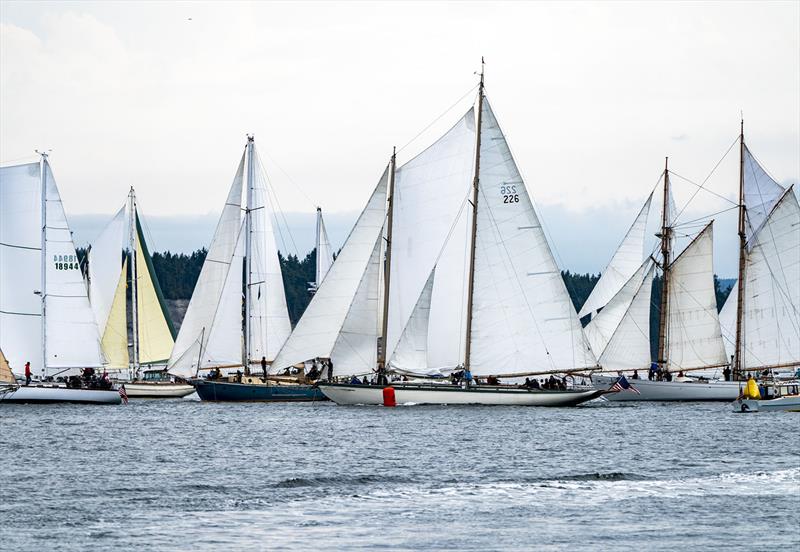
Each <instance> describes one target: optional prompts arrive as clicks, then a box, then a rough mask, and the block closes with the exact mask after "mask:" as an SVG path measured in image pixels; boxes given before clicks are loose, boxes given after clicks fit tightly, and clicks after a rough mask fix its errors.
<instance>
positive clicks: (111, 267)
mask: <svg viewBox="0 0 800 552" xmlns="http://www.w3.org/2000/svg"><path fill="white" fill-rule="evenodd" d="M126 228H127V222H126V216H125V207H124V206H123V207H122V208H120V210H119V211H117V214H116V215H114V218H113V219H111V222H109V223H108V224H107V225H106V227H105V228H104V229H103V231H102V232H101V233H100V235H99V236H97V238H96V239H95V240H94V241H93V242H92V247H91V249H90V250H89V254H88V257H89V300H90V302H91V305H92V310H93V311H94V317H95V320H96V321H97V326H98V328H99V329H100V333H101V334H103V333H104V332H105V329H106V323H107V322H108V316H109V314H110V313H111V306H112V304H113V303H114V297H115V296H116V293H117V286H118V284H119V274H120V271H121V270H122V250H123V249H124V248H125V245H126V244H125V235H126V232H125V230H126Z"/></svg>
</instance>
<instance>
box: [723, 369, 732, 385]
mask: <svg viewBox="0 0 800 552" xmlns="http://www.w3.org/2000/svg"><path fill="white" fill-rule="evenodd" d="M722 377H724V378H725V381H731V367H730V366H726V367H725V369H724V370H723V371H722Z"/></svg>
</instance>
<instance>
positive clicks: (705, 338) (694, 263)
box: [667, 223, 726, 372]
mask: <svg viewBox="0 0 800 552" xmlns="http://www.w3.org/2000/svg"><path fill="white" fill-rule="evenodd" d="M712 225H713V223H709V224H708V225H707V226H706V227H705V228H704V229H703V230H702V231H701V232H700V233H699V234H698V235H697V236H696V237H695V238H694V240H693V241H692V242H691V243H690V244H689V245H688V246H687V247H686V249H684V250H683V252H682V253H681V254H680V255H678V257H677V258H676V259H675V261H673V262H672V264H671V266H670V277H671V280H670V283H671V285H670V287H669V297H668V307H667V324H668V326H667V351H668V353H667V359H668V369H669V371H670V372H676V371H678V370H684V369H690V368H702V367H704V366H709V367H711V366H721V365H723V364H725V362H726V358H725V347H724V345H723V343H722V332H721V329H720V324H719V317H718V315H717V302H716V293H715V291H714V265H713V227H712Z"/></svg>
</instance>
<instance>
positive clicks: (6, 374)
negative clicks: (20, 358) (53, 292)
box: [0, 349, 16, 383]
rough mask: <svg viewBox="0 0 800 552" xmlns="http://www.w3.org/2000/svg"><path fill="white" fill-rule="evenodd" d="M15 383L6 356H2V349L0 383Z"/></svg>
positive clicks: (1, 352) (0, 350)
mask: <svg viewBox="0 0 800 552" xmlns="http://www.w3.org/2000/svg"><path fill="white" fill-rule="evenodd" d="M15 381H16V378H14V374H13V373H11V368H10V367H9V365H8V361H7V360H6V356H5V355H4V354H3V351H2V349H0V383H14V382H15Z"/></svg>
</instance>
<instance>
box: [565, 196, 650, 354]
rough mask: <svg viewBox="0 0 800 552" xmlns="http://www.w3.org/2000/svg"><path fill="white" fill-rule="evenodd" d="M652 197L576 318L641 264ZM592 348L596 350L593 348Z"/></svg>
mask: <svg viewBox="0 0 800 552" xmlns="http://www.w3.org/2000/svg"><path fill="white" fill-rule="evenodd" d="M652 200H653V194H652V192H651V193H650V195H649V196H648V198H647V201H645V202H644V205H643V206H642V208H641V210H640V211H639V214H638V215H637V216H636V219H635V220H634V221H633V224H632V225H631V227H630V229H629V230H628V233H627V234H625V238H624V239H623V240H622V243H621V244H620V245H619V247H618V248H617V250H616V252H615V253H614V256H613V257H611V261H610V262H609V263H608V266H607V267H606V268H605V270H603V273H602V274H601V275H600V280H598V281H597V284H595V286H594V288H593V289H592V292H591V293H590V294H589V298H588V299H586V302H585V303H584V304H583V306H582V307H581V310H580V312H579V313H578V317H580V318H583V317H584V316H586V315H588V314H593V313H595V312H596V311H598V310H599V309H601V308H603V307H604V306H605V305H606V303H608V302H609V301H610V300H611V298H612V297H614V296H615V295H616V294H617V292H618V291H619V290H620V289H622V287H623V286H624V285H625V283H626V282H628V281H629V280H630V279H631V277H632V276H633V274H634V273H635V272H636V271H637V270H638V269H639V267H640V266H641V265H642V259H643V255H644V241H645V230H646V228H647V216H648V215H649V213H650V203H651V202H652ZM594 350H595V352H597V349H594Z"/></svg>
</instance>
